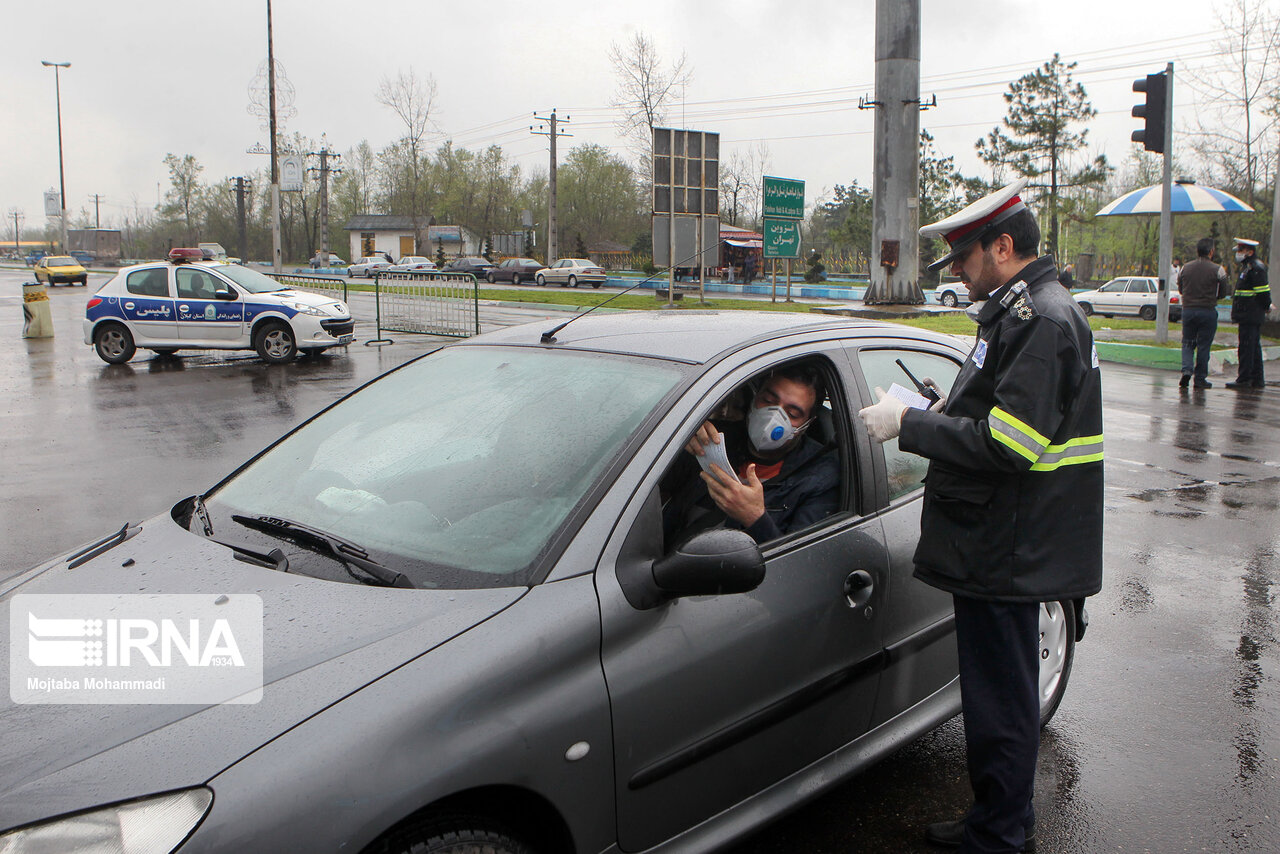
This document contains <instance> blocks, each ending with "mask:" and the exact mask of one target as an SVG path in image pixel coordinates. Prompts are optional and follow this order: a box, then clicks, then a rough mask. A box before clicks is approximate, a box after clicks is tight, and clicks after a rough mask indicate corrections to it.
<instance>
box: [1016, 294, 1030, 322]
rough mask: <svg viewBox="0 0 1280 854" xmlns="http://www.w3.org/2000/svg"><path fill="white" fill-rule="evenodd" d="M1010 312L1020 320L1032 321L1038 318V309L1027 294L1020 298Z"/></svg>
mask: <svg viewBox="0 0 1280 854" xmlns="http://www.w3.org/2000/svg"><path fill="white" fill-rule="evenodd" d="M1010 311H1011V312H1012V314H1013V316H1014V317H1016V318H1018V319H1019V320H1030V319H1031V318H1033V317H1035V316H1036V307H1035V305H1034V304H1033V303H1032V302H1031V300H1030V299H1028V298H1027V295H1026V294H1023V295H1022V296H1020V297H1018V301H1017V302H1015V303H1014V304H1013V307H1012V308H1011V309H1010Z"/></svg>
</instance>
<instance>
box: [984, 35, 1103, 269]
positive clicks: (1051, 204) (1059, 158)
mask: <svg viewBox="0 0 1280 854" xmlns="http://www.w3.org/2000/svg"><path fill="white" fill-rule="evenodd" d="M1075 67H1076V63H1074V62H1071V63H1067V62H1063V61H1062V57H1061V56H1060V55H1058V54H1056V53H1055V54H1054V55H1053V59H1051V60H1049V61H1048V62H1046V63H1045V64H1044V65H1043V66H1041V67H1040V68H1037V69H1036V70H1035V71H1033V72H1031V73H1030V74H1024V75H1023V76H1022V77H1019V78H1018V79H1017V80H1015V81H1013V82H1012V83H1010V84H1009V91H1008V92H1006V93H1005V95H1004V100H1005V103H1006V104H1008V105H1009V113H1008V115H1006V116H1005V118H1004V121H1003V125H1004V127H1005V128H1007V129H1008V131H1009V132H1008V133H1005V131H1004V130H1002V129H1001V128H1000V127H995V128H992V129H991V133H989V134H987V137H986V139H980V140H978V141H977V143H976V144H975V147H976V148H977V150H978V156H979V157H980V158H981V159H982V160H983V162H985V163H987V164H989V165H990V166H991V168H992V175H993V177H994V178H995V183H1003V182H1004V180H1005V177H1004V175H1005V170H1009V171H1012V172H1013V173H1014V174H1016V175H1022V176H1025V177H1027V178H1031V179H1032V180H1036V179H1043V178H1044V177H1045V176H1048V184H1047V185H1045V184H1043V183H1042V182H1037V183H1040V184H1041V186H1043V187H1045V188H1046V189H1047V191H1048V192H1047V196H1046V198H1047V203H1045V204H1044V208H1047V212H1048V215H1049V233H1048V235H1047V240H1046V244H1045V246H1046V249H1047V251H1048V252H1049V254H1051V255H1054V256H1055V257H1056V256H1057V254H1058V210H1059V207H1060V205H1059V200H1058V192H1059V190H1060V189H1063V188H1066V187H1081V186H1088V185H1091V184H1097V183H1100V182H1102V181H1104V180H1106V177H1107V174H1108V173H1110V171H1111V166H1110V165H1109V164H1108V163H1107V158H1106V156H1105V155H1099V156H1098V157H1096V158H1095V159H1094V160H1093V161H1092V162H1091V163H1089V164H1088V165H1086V166H1084V167H1082V168H1080V169H1078V170H1076V171H1074V172H1070V171H1068V170H1069V168H1070V163H1071V160H1072V155H1074V154H1075V153H1076V152H1079V151H1082V150H1083V149H1084V148H1085V145H1086V142H1087V138H1088V133H1089V132H1088V130H1087V129H1086V130H1081V131H1079V132H1076V131H1073V130H1072V129H1071V128H1072V127H1073V126H1074V125H1078V124H1080V123H1082V122H1087V121H1088V120H1089V119H1092V118H1093V117H1094V116H1096V115H1097V114H1098V111H1097V110H1095V109H1094V108H1093V106H1092V105H1091V104H1090V103H1089V98H1088V95H1087V93H1086V92H1085V89H1084V86H1083V85H1082V84H1081V83H1078V82H1076V81H1074V80H1072V79H1071V72H1072V70H1073V69H1074V68H1075Z"/></svg>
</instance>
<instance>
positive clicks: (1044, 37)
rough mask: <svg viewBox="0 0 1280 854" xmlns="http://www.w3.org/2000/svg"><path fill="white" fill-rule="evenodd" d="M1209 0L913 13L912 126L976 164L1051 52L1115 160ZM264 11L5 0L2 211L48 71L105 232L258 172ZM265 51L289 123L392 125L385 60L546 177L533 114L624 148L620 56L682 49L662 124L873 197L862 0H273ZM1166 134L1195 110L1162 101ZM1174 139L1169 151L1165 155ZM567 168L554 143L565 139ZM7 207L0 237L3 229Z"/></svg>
mask: <svg viewBox="0 0 1280 854" xmlns="http://www.w3.org/2000/svg"><path fill="white" fill-rule="evenodd" d="M1223 2H1224V0H1215V2H1212V3H1207V2H1203V0H1123V2H1117V0H1075V2H1071V3H1045V2H1041V0H983V2H981V3H970V2H963V0H923V19H924V20H923V61H922V67H921V73H922V75H923V80H922V84H921V88H922V90H923V94H924V97H925V98H928V97H929V96H930V95H931V94H934V93H936V94H937V96H938V106H937V108H935V109H932V110H929V111H927V112H925V113H924V114H923V115H922V125H923V126H924V127H926V128H928V129H929V130H930V131H931V132H932V133H933V134H934V135H935V137H936V138H937V140H938V145H939V148H940V149H941V151H942V152H943V153H944V154H954V155H956V156H957V160H958V162H959V164H960V166H961V167H962V168H963V169H964V170H966V171H967V172H969V173H974V174H985V173H984V170H983V169H982V167H981V164H980V163H979V162H978V161H977V160H976V158H975V157H974V155H973V143H974V141H975V140H976V139H978V138H979V137H980V136H982V135H984V134H985V133H986V132H987V131H989V130H990V128H991V127H992V126H994V125H995V124H997V123H998V122H999V121H1000V119H1001V118H1002V117H1003V116H1004V113H1005V105H1004V102H1003V99H1002V98H1001V94H1002V92H1004V91H1005V89H1006V88H1007V86H1008V83H1009V81H1011V80H1013V79H1015V78H1017V77H1018V76H1020V75H1021V74H1023V73H1026V72H1028V71H1031V70H1032V69H1034V68H1035V67H1036V66H1038V65H1040V64H1041V63H1043V62H1044V61H1045V60H1046V59H1048V58H1049V57H1050V56H1052V54H1053V53H1054V52H1055V51H1058V52H1060V53H1061V54H1062V55H1063V57H1064V59H1067V60H1077V61H1078V62H1079V68H1078V69H1077V79H1079V80H1080V81H1081V82H1083V83H1084V85H1085V87H1086V88H1087V90H1088V93H1089V96H1090V98H1091V99H1092V101H1093V104H1094V106H1095V107H1096V108H1097V109H1098V110H1099V112H1100V115H1099V117H1098V118H1097V120H1095V123H1094V125H1093V127H1092V129H1091V131H1090V139H1091V142H1092V143H1093V144H1094V147H1095V149H1096V151H1097V152H1102V153H1106V154H1107V155H1108V157H1110V158H1111V159H1112V161H1113V162H1122V161H1124V160H1125V158H1126V157H1127V156H1128V152H1129V150H1130V148H1131V144H1130V143H1129V133H1130V131H1131V130H1133V129H1134V128H1136V127H1137V120H1135V119H1132V118H1131V117H1130V116H1129V109H1130V107H1131V106H1132V105H1133V104H1134V103H1136V100H1135V98H1136V97H1137V96H1135V95H1134V93H1133V92H1132V91H1131V89H1130V85H1131V83H1132V81H1133V79H1134V78H1135V77H1137V76H1140V75H1141V74H1144V73H1147V72H1155V71H1158V70H1160V69H1161V68H1163V66H1164V64H1165V63H1166V62H1168V61H1173V62H1175V64H1176V69H1177V73H1179V74H1180V73H1181V71H1182V70H1184V69H1187V68H1190V67H1202V66H1204V65H1205V63H1207V62H1211V61H1213V60H1212V57H1210V56H1208V54H1210V52H1211V47H1212V42H1213V41H1214V39H1215V38H1216V34H1217V22H1216V19H1215V17H1214V12H1213V10H1214V8H1215V7H1216V6H1219V5H1221V4H1222V3H1223ZM265 8H266V3H265V0H220V2H218V3H207V2H202V3H192V2H186V0H125V2H122V3H102V2H99V0H94V2H89V0H44V2H21V3H9V4H6V9H5V12H4V15H3V19H4V26H5V29H6V30H7V31H8V32H9V33H10V38H9V39H8V40H7V41H8V45H7V46H6V48H5V50H4V51H3V52H0V80H2V81H3V85H0V116H2V117H3V120H0V215H3V214H8V213H9V212H10V211H11V210H12V209H13V208H19V209H21V210H22V211H24V213H25V216H26V223H27V225H28V226H33V227H36V228H38V227H40V226H42V225H43V221H44V218H43V200H42V192H43V191H44V190H46V189H48V188H51V187H53V188H56V187H57V184H58V149H57V120H56V111H55V99H54V79H53V78H54V73H53V69H51V68H45V67H42V66H41V64H40V61H41V60H42V59H47V60H50V61H69V62H71V63H72V67H71V68H69V69H64V70H62V71H61V79H62V117H63V143H64V146H65V159H66V186H67V196H68V202H69V204H68V207H69V208H70V209H72V210H75V209H78V208H82V207H83V208H87V209H88V210H89V211H90V212H92V210H93V202H92V200H91V199H90V196H91V195H92V194H94V193H97V194H100V195H101V197H102V208H101V211H102V218H103V225H104V226H105V225H108V224H111V225H118V224H119V223H120V222H121V220H122V218H123V216H124V215H125V214H126V213H128V212H129V211H130V210H132V209H133V207H134V206H135V205H141V206H143V207H150V206H154V205H155V203H156V198H157V184H159V185H161V186H160V190H161V191H163V189H164V188H165V187H167V184H168V178H167V171H166V169H165V166H164V163H163V159H164V156H165V154H166V153H168V152H173V153H175V154H179V155H183V154H192V155H195V157H196V158H197V159H198V160H199V161H200V162H201V163H202V164H203V165H204V166H205V172H204V175H203V177H204V178H205V179H206V180H210V181H212V180H218V179H221V178H224V177H229V176H234V175H241V174H248V173H249V172H252V171H253V170H255V169H262V168H265V167H266V161H267V158H266V157H263V156H261V155H253V154H248V153H246V151H245V150H246V149H247V148H249V147H250V146H252V145H253V144H254V143H257V142H261V143H263V144H265V143H266V141H267V134H266V132H265V131H264V130H262V129H261V128H260V125H259V120H258V119H256V118H254V117H253V116H252V115H250V114H249V112H248V110H247V107H248V103H249V94H248V90H249V85H250V82H251V80H252V79H253V77H254V74H255V71H256V70H257V68H258V66H259V65H260V63H262V62H263V61H264V60H265V58H266V11H265ZM273 14H274V34H275V54H276V58H277V59H278V60H280V62H281V63H283V65H284V67H285V70H286V73H287V75H288V78H289V81H290V82H291V83H292V85H293V86H294V88H295V90H296V101H295V107H296V110H297V114H296V115H295V116H294V117H293V118H291V119H290V120H288V122H287V123H286V124H285V129H286V130H287V131H289V132H293V131H298V132H301V133H303V134H305V135H308V136H311V137H314V138H317V139H318V138H319V137H320V136H321V134H327V138H328V141H329V144H330V147H331V148H333V149H335V150H338V151H346V150H347V149H348V148H349V147H351V146H353V145H355V144H356V143H358V142H359V141H360V140H361V139H367V140H368V141H369V143H370V144H371V145H372V146H373V147H374V148H375V149H378V148H381V147H382V146H384V145H386V144H387V143H389V142H391V141H393V140H394V139H395V138H397V136H399V135H400V134H401V133H402V127H401V126H400V125H399V123H398V120H397V119H396V117H395V116H394V115H393V114H392V112H391V111H390V110H388V109H387V108H385V107H382V106H380V105H379V104H378V103H377V102H376V101H375V99H374V92H375V90H376V88H377V86H378V83H379V81H380V80H382V79H383V78H384V77H386V76H389V75H394V74H395V73H396V72H397V71H399V70H401V69H408V68H412V69H414V70H415V71H416V72H417V73H418V74H420V75H425V74H428V73H429V74H431V75H433V76H434V77H435V79H436V81H437V83H438V86H439V97H438V99H437V102H436V112H435V116H434V118H435V121H436V123H437V124H438V126H439V129H440V131H441V132H442V134H443V136H442V137H441V138H442V139H443V138H444V137H448V138H452V139H453V140H454V141H455V144H457V145H459V146H463V147H467V148H479V147H483V146H486V145H489V144H494V143H497V144H500V145H502V146H503V148H504V149H505V150H506V151H507V153H508V155H509V156H510V157H512V158H513V159H514V160H516V161H517V162H519V163H520V164H521V165H522V166H523V167H525V168H527V169H532V168H535V167H537V166H542V167H543V168H545V165H546V162H547V153H546V138H545V137H542V136H531V135H530V134H529V131H528V126H529V124H530V123H531V121H532V114H533V113H534V112H535V111H537V112H539V113H542V114H545V113H546V111H549V110H550V109H552V108H558V109H559V111H560V114H561V115H562V116H563V115H569V116H571V117H572V119H571V122H570V124H569V127H568V130H570V131H572V132H573V133H574V134H575V136H574V138H573V139H568V140H565V141H564V142H563V143H562V145H564V146H572V145H574V144H579V143H584V142H595V143H599V144H601V145H605V146H608V147H610V148H614V149H616V150H618V151H619V152H620V153H628V152H627V151H626V149H625V146H624V145H623V143H622V141H621V140H620V139H619V138H618V137H617V135H616V132H615V130H614V127H613V120H614V119H615V117H616V111H615V110H612V109H611V108H610V107H609V103H610V101H611V100H612V98H613V93H614V90H615V87H616V83H615V78H614V76H613V73H612V71H611V68H610V65H609V59H608V53H609V46H610V44H611V43H613V42H625V41H627V40H629V39H630V38H631V36H632V35H633V34H634V33H635V32H636V31H643V32H644V33H646V34H647V35H649V36H650V37H651V38H652V39H653V40H654V42H655V43H656V44H657V46H658V48H659V50H660V52H661V54H662V55H663V56H664V57H666V58H674V57H677V56H678V55H679V54H680V53H682V52H684V53H687V55H688V61H689V64H690V65H691V67H692V69H693V80H692V82H691V84H690V85H689V86H688V90H687V92H686V93H685V98H684V100H683V102H681V103H680V104H678V105H677V106H676V107H675V108H674V109H673V110H672V112H671V114H670V115H669V117H668V120H669V123H671V124H674V125H675V126H677V127H680V126H683V127H690V128H695V129H700V130H708V131H718V132H719V133H720V134H721V139H722V145H723V147H724V149H725V151H726V153H727V152H732V151H734V150H739V151H742V152H743V153H745V152H746V151H747V149H749V148H750V147H752V146H753V145H756V144H757V143H758V142H764V143H765V144H766V145H767V146H768V149H769V154H770V162H769V170H768V171H769V173H770V174H774V175H781V176H786V177H794V178H801V179H804V180H805V181H806V182H807V187H806V190H807V197H808V200H809V202H810V203H812V202H813V201H814V200H815V199H819V198H821V197H822V196H823V194H824V193H826V194H829V193H830V189H831V187H832V186H833V185H835V184H837V183H848V182H850V181H851V180H853V179H857V180H859V181H861V182H862V183H864V184H867V185H869V184H870V176H871V170H872V163H871V132H872V115H871V112H870V111H861V110H858V109H857V102H858V98H859V96H860V95H863V94H865V95H867V96H868V98H870V97H873V96H874V86H873V83H874V79H875V53H874V29H875V20H874V17H875V2H874V0H679V2H677V0H610V1H609V2H601V0H548V2H541V3H535V2H529V0H520V2H514V0H470V2H456V0H453V2H448V3H438V2H431V0H365V2H357V3H352V2H349V0H342V2H339V0H273ZM1175 108H1176V110H1177V114H1178V118H1177V119H1176V123H1177V124H1179V125H1181V124H1183V123H1185V122H1186V121H1187V120H1188V119H1190V118H1191V116H1192V113H1193V111H1194V110H1195V109H1196V104H1195V95H1194V93H1193V92H1192V91H1191V90H1190V88H1189V87H1187V86H1179V87H1176V97H1175ZM1175 144H1176V141H1175ZM562 156H563V149H562ZM12 226H13V222H12V217H11V216H10V217H8V219H7V221H6V222H5V224H4V226H3V227H2V228H0V234H3V235H8V236H10V237H11V235H12Z"/></svg>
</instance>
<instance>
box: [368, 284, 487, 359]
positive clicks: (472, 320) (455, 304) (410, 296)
mask: <svg viewBox="0 0 1280 854" xmlns="http://www.w3.org/2000/svg"><path fill="white" fill-rule="evenodd" d="M373 290H374V298H375V301H376V304H377V323H378V339H377V340H378V342H379V343H387V342H389V341H390V339H387V338H383V335H382V333H383V332H384V331H387V332H412V333H422V334H426V335H449V336H453V337H457V338H466V337H468V336H471V335H479V334H480V285H479V283H478V282H476V277H475V276H473V275H471V274H470V273H428V272H422V273H388V272H385V271H378V272H375V273H374V277H373ZM369 343H373V342H369Z"/></svg>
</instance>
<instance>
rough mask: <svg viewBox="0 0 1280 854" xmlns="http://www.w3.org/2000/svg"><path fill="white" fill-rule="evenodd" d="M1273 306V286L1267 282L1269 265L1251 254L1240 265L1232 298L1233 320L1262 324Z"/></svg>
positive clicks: (1233, 321) (1234, 321) (1235, 321)
mask: <svg viewBox="0 0 1280 854" xmlns="http://www.w3.org/2000/svg"><path fill="white" fill-rule="evenodd" d="M1270 307H1271V287H1270V286H1269V285H1268V284H1267V265H1266V264H1263V263H1262V262H1261V261H1259V260H1258V259H1257V257H1256V256H1253V255H1250V256H1249V257H1248V258H1246V259H1245V260H1244V261H1243V262H1242V263H1241V265H1240V275H1239V276H1237V277H1236V292H1235V296H1234V297H1232V299H1231V322H1232V323H1252V324H1259V325H1260V324H1261V323H1262V321H1264V320H1266V319H1267V309H1269V308H1270Z"/></svg>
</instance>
